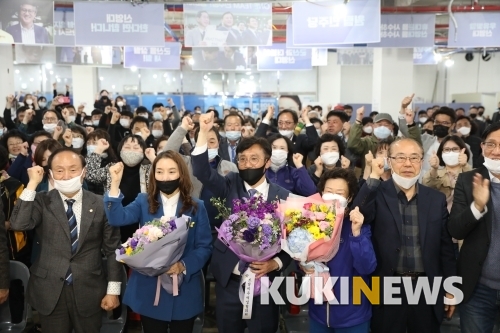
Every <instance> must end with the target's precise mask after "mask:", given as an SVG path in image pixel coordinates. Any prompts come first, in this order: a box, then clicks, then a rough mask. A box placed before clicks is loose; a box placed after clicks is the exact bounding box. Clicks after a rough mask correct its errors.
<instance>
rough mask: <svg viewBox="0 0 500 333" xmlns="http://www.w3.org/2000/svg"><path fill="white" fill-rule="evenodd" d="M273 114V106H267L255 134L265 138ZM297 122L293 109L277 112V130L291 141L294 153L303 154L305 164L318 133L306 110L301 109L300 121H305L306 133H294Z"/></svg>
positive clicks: (297, 118) (316, 140)
mask: <svg viewBox="0 0 500 333" xmlns="http://www.w3.org/2000/svg"><path fill="white" fill-rule="evenodd" d="M273 115H274V106H272V105H271V106H269V107H268V109H267V114H266V117H265V118H264V119H263V120H262V122H261V123H260V125H259V128H257V132H256V133H255V136H258V137H261V138H265V137H267V134H266V133H267V131H268V129H269V126H270V124H271V120H272V119H273ZM298 122H299V117H298V116H297V113H296V112H295V111H293V110H283V111H281V112H280V113H279V114H278V130H279V132H280V134H281V135H283V136H285V137H287V138H289V139H290V140H291V141H292V143H293V149H294V151H293V152H294V153H299V154H301V155H302V156H304V160H303V162H302V163H304V164H305V162H306V159H307V155H308V154H309V152H310V151H311V150H314V146H315V145H316V142H318V139H319V135H318V131H316V127H314V125H313V124H312V123H311V121H310V120H309V116H308V112H307V110H303V111H302V122H303V123H305V125H306V126H305V128H306V134H299V135H296V134H295V128H296V127H297V124H298Z"/></svg>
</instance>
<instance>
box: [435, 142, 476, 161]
mask: <svg viewBox="0 0 500 333" xmlns="http://www.w3.org/2000/svg"><path fill="white" fill-rule="evenodd" d="M448 141H453V142H455V143H456V144H457V146H459V147H460V149H464V148H465V155H467V161H469V159H470V153H469V150H468V149H467V146H466V145H465V142H464V140H463V139H462V138H461V137H459V136H457V135H448V136H447V137H445V138H444V139H443V141H441V144H440V145H439V148H438V150H437V152H436V155H437V157H438V158H439V165H440V166H445V163H444V161H443V158H442V155H443V149H444V145H445V143H446V142H448Z"/></svg>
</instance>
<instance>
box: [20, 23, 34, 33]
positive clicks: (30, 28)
mask: <svg viewBox="0 0 500 333" xmlns="http://www.w3.org/2000/svg"><path fill="white" fill-rule="evenodd" d="M33 30H35V24H32V25H31V27H29V28H26V27H25V26H24V25H22V24H21V31H23V32H30V31H33Z"/></svg>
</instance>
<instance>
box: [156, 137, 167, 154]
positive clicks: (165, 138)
mask: <svg viewBox="0 0 500 333" xmlns="http://www.w3.org/2000/svg"><path fill="white" fill-rule="evenodd" d="M162 141H168V136H166V135H162V136H160V137H159V138H158V139H155V142H154V143H153V149H154V150H155V152H156V151H157V150H158V146H159V145H160V142H162Z"/></svg>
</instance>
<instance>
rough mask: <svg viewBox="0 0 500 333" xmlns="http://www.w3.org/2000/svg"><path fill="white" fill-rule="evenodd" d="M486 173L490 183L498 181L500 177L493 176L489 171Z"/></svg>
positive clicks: (499, 181)
mask: <svg viewBox="0 0 500 333" xmlns="http://www.w3.org/2000/svg"><path fill="white" fill-rule="evenodd" d="M488 174H489V175H490V182H492V183H500V179H498V178H497V177H495V176H493V174H492V173H491V172H489V171H488Z"/></svg>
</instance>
